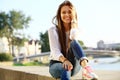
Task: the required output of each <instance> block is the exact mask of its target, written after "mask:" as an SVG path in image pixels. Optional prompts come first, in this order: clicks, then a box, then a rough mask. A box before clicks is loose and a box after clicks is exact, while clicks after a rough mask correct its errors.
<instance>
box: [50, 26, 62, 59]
mask: <svg viewBox="0 0 120 80" xmlns="http://www.w3.org/2000/svg"><path fill="white" fill-rule="evenodd" d="M48 37H49V44H50V51H51V52H50V59H53V60H58V61H59V57H60V56H61V55H62V56H63V54H62V53H61V47H60V43H59V38H58V34H57V30H56V27H52V28H50V29H49V30H48Z"/></svg>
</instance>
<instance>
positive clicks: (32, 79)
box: [0, 68, 55, 80]
mask: <svg viewBox="0 0 120 80" xmlns="http://www.w3.org/2000/svg"><path fill="white" fill-rule="evenodd" d="M0 80H55V79H53V78H52V77H49V76H44V75H38V74H33V73H27V72H23V71H17V70H11V69H4V68H0Z"/></svg>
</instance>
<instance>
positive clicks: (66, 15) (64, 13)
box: [60, 6, 72, 24]
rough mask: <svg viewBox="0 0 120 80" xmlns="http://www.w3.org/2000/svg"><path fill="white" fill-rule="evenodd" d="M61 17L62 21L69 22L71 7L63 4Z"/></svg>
mask: <svg viewBox="0 0 120 80" xmlns="http://www.w3.org/2000/svg"><path fill="white" fill-rule="evenodd" d="M60 14H61V19H62V21H63V23H65V24H69V23H70V22H71V14H72V12H71V8H70V7H69V6H63V7H62V8H61V13H60Z"/></svg>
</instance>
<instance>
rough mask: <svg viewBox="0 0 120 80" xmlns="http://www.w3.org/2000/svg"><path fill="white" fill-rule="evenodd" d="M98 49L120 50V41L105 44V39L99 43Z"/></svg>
mask: <svg viewBox="0 0 120 80" xmlns="http://www.w3.org/2000/svg"><path fill="white" fill-rule="evenodd" d="M97 49H99V50H120V43H111V44H105V43H104V41H103V40H100V41H99V42H98V43H97Z"/></svg>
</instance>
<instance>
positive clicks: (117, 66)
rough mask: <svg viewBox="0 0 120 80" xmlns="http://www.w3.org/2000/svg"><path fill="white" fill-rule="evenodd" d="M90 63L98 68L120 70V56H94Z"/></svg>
mask: <svg viewBox="0 0 120 80" xmlns="http://www.w3.org/2000/svg"><path fill="white" fill-rule="evenodd" d="M89 64H90V65H91V66H92V67H93V68H94V69H96V70H119V71H120V57H105V58H94V59H92V60H90V61H89Z"/></svg>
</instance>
